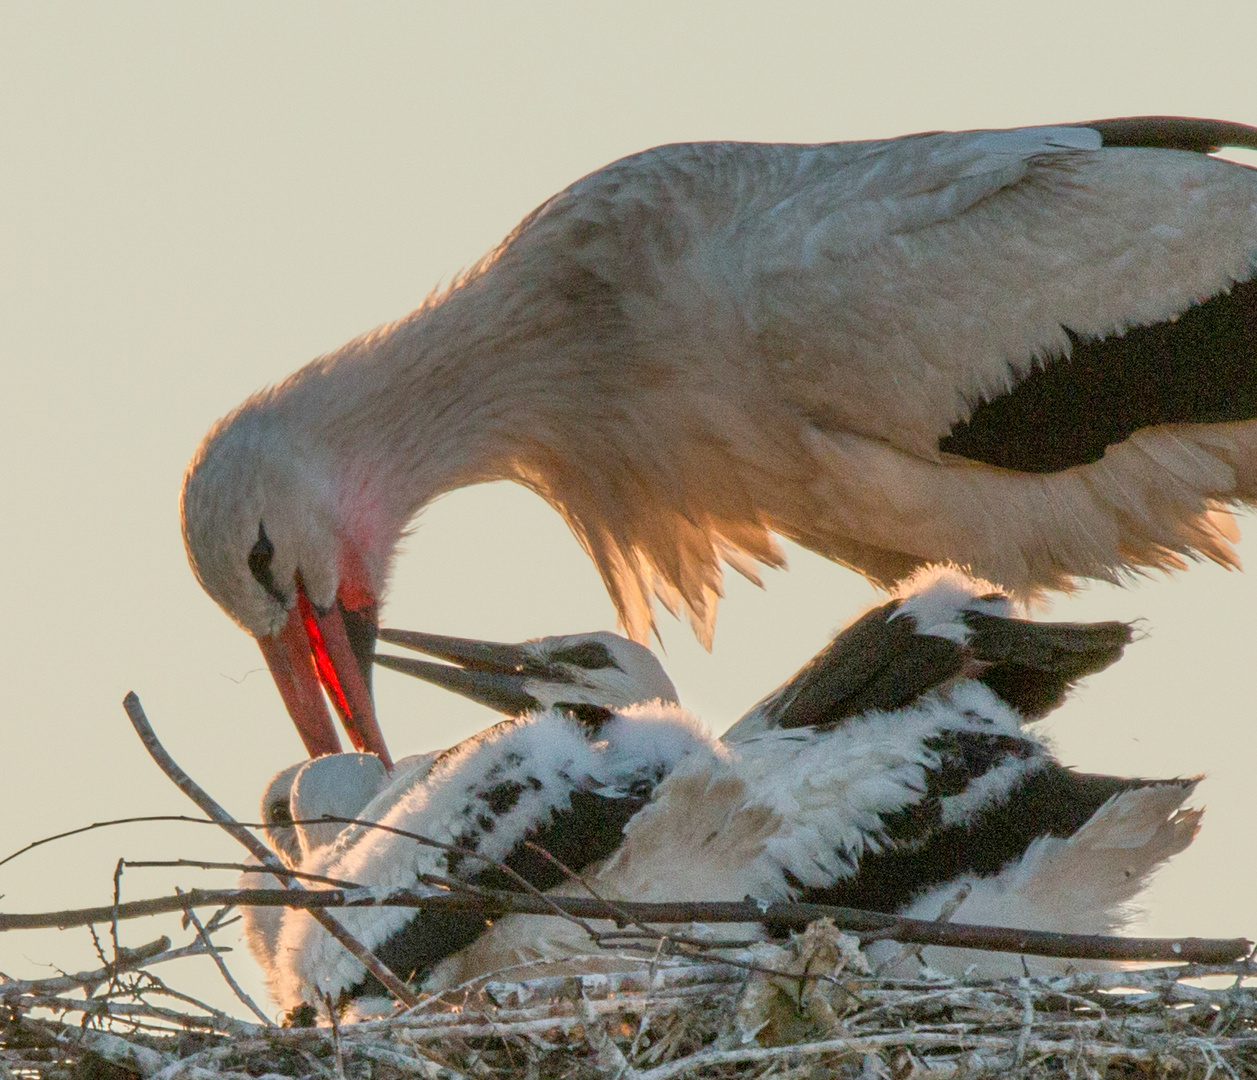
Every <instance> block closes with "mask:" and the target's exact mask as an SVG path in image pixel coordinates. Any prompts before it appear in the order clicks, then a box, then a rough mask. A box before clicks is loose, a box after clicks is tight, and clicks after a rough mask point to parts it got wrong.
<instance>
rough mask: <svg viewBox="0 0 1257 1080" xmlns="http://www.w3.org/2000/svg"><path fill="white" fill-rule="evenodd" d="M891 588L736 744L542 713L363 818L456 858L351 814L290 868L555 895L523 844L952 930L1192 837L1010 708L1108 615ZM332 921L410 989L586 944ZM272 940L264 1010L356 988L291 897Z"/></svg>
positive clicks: (1094, 656) (716, 888) (624, 884)
mask: <svg viewBox="0 0 1257 1080" xmlns="http://www.w3.org/2000/svg"><path fill="white" fill-rule="evenodd" d="M911 588H912V589H913V591H912V592H911V593H910V594H909V595H907V596H905V597H902V598H900V599H897V600H895V601H892V603H891V604H888V605H885V606H884V607H883V608H880V609H877V610H876V611H874V612H871V613H870V614H869V615H868V616H866V617H865V618H863V619H861V620H859V621H858V622H857V623H855V624H854V625H853V626H852V627H851V628H850V630H849V631H847V633H846V635H844V636H843V637H840V638H839V639H838V642H836V643H835V644H834V645H831V646H830V647H829V648H827V649H826V650H825V651H824V652H823V653H821V654H820V655H819V656H818V657H817V658H815V659H814V660H813V661H812V662H811V663H809V664H808V665H807V666H806V667H805V668H804V669H803V670H802V671H801V672H800V673H799V674H798V675H797V676H796V677H795V678H794V679H792V680H791V681H790V682H789V683H787V684H786V686H784V687H783V688H782V689H781V690H779V691H778V692H777V693H776V694H774V695H773V696H772V697H771V698H770V699H767V701H766V702H765V703H764V705H763V706H761V707H760V709H758V710H757V711H756V712H753V713H752V714H751V715H752V716H759V717H760V720H759V721H758V722H757V723H758V731H755V732H747V733H745V737H744V738H743V739H742V740H741V741H740V742H739V743H737V744H720V743H717V742H715V741H713V740H711V739H710V737H708V736H706V735H705V734H704V733H703V732H702V731H701V730H699V729H698V728H697V727H696V726H695V725H694V723H693V721H691V720H689V719H688V718H687V716H686V714H684V712H683V711H681V710H680V709H678V708H677V707H676V706H670V705H666V704H662V703H655V704H653V705H646V706H637V707H634V708H629V709H621V710H614V711H613V710H605V709H603V710H598V709H595V708H592V707H590V708H586V709H584V710H578V711H571V710H570V709H567V708H565V707H564V706H562V705H560V706H557V707H556V708H555V709H552V710H549V711H546V712H542V713H539V714H533V715H532V716H529V717H527V718H524V719H522V720H517V721H512V722H508V723H505V724H500V725H497V726H495V727H494V728H492V729H490V731H489V732H487V733H485V735H483V736H480V737H477V739H474V740H469V741H468V743H466V744H464V745H463V746H461V747H459V748H456V749H455V750H454V751H451V752H449V753H448V755H447V756H446V757H445V759H444V760H443V761H442V762H441V763H440V764H438V765H437V767H435V768H434V769H433V770H432V772H431V773H429V774H428V776H427V777H426V778H425V779H424V780H423V781H422V782H421V783H419V784H416V785H414V786H413V787H412V788H411V789H410V790H409V791H408V792H406V793H405V795H404V796H403V797H402V798H401V799H400V800H397V801H396V802H395V803H394V804H393V805H392V806H391V807H390V808H389V809H388V810H387V812H386V813H385V814H384V816H383V817H382V818H381V819H380V820H381V823H382V824H384V825H387V826H390V827H392V828H398V829H403V830H406V831H408V832H415V833H419V834H422V835H425V836H429V837H432V838H434V839H437V840H441V841H445V842H447V843H451V844H453V845H455V847H456V848H457V849H459V850H457V851H454V852H445V851H440V850H437V849H433V848H425V847H417V846H415V845H414V844H413V842H412V841H409V840H407V839H405V838H403V837H399V836H397V835H396V834H391V833H386V832H373V831H370V830H351V831H350V832H347V833H345V834H342V836H341V837H340V838H339V839H338V840H337V842H336V845H335V846H334V847H333V848H331V849H328V851H327V853H326V856H325V857H323V858H321V859H319V860H317V861H316V862H315V864H314V865H313V866H312V867H309V868H312V869H315V870H317V871H319V872H321V873H326V874H328V875H330V876H331V877H334V878H337V879H340V880H349V881H355V882H360V883H362V884H365V885H371V886H393V887H411V888H422V885H421V884H420V883H419V878H420V875H423V874H433V873H435V874H444V875H452V876H455V877H462V878H465V879H467V880H470V881H472V882H475V883H477V884H484V885H493V886H498V887H510V885H511V882H510V881H509V880H507V879H506V878H505V876H504V875H502V874H501V873H500V872H499V871H497V870H496V869H493V868H492V867H486V866H485V865H484V864H482V863H480V862H479V861H478V860H477V856H478V855H485V856H490V857H492V858H495V859H500V860H504V861H505V862H506V863H507V864H508V865H510V866H511V867H512V868H513V869H515V870H516V871H518V872H519V873H521V874H523V875H524V876H525V877H526V878H527V879H528V880H529V881H530V882H531V883H532V884H533V885H534V886H536V887H539V888H554V889H555V890H556V891H566V890H565V886H564V884H563V881H564V879H563V875H562V874H561V873H559V872H558V870H557V869H556V868H555V867H554V866H553V865H552V864H550V863H547V862H545V861H544V860H542V859H540V858H538V857H537V855H536V853H535V852H534V851H532V849H530V848H528V847H526V845H525V843H524V841H526V840H531V841H534V842H536V843H538V844H540V845H541V846H543V847H545V848H547V849H548V850H551V851H552V853H553V854H555V855H556V856H557V857H558V858H560V859H561V860H562V861H563V862H564V863H565V864H567V865H569V866H570V867H572V868H573V869H577V870H582V871H585V872H586V873H589V874H591V875H593V877H594V879H595V887H596V888H597V889H598V891H599V892H600V893H602V892H604V890H605V893H606V894H608V895H611V896H615V897H617V898H633V899H658V900H665V899H666V900H677V899H692V900H698V899H742V898H743V897H744V896H746V895H752V896H755V897H760V898H764V899H774V898H784V897H796V898H800V899H807V900H812V901H820V902H829V903H838V904H843V905H847V906H864V907H870V908H874V909H878V910H884V911H902V910H910V911H913V912H919V913H923V914H926V915H927V917H935V916H937V914H938V913H937V911H933V912H932V914H930V912H931V909H932V907H934V908H936V907H938V906H939V905H941V904H943V903H945V902H946V901H947V900H948V899H950V897H951V896H952V895H953V894H954V893H955V891H956V889H957V888H958V887H960V886H962V885H965V886H968V887H969V888H970V889H971V892H970V895H969V898H968V899H967V900H966V901H965V905H966V906H965V907H964V908H963V912H964V913H963V915H958V916H957V917H958V918H959V919H960V920H961V921H972V922H980V921H987V922H997V923H1003V924H1004V925H1014V926H1029V927H1042V928H1045V929H1049V928H1050V929H1057V930H1078V931H1083V932H1100V931H1103V930H1106V929H1112V928H1114V927H1116V926H1118V925H1120V924H1121V922H1122V919H1123V918H1124V912H1123V905H1124V903H1125V902H1126V901H1127V900H1129V899H1130V898H1131V897H1132V896H1134V895H1135V894H1136V893H1137V892H1138V891H1139V889H1140V888H1142V885H1143V884H1144V882H1145V881H1146V879H1147V877H1148V874H1149V873H1151V871H1152V870H1153V869H1154V868H1155V867H1156V866H1157V865H1159V864H1160V863H1161V862H1162V861H1164V859H1166V858H1168V857H1169V856H1170V855H1172V854H1174V853H1175V852H1176V851H1178V850H1181V849H1182V848H1183V847H1185V846H1186V845H1187V844H1188V843H1189V842H1190V840H1191V838H1192V836H1193V835H1194V833H1195V829H1196V822H1197V819H1198V816H1199V815H1198V814H1196V813H1195V812H1188V811H1180V810H1179V807H1180V806H1181V804H1182V802H1183V801H1184V800H1185V799H1186V798H1187V796H1188V795H1189V794H1190V792H1191V790H1192V788H1193V786H1194V782H1193V781H1181V782H1180V781H1168V782H1158V781H1145V780H1132V779H1122V778H1116V777H1097V776H1087V775H1083V774H1077V773H1074V772H1072V771H1071V770H1069V769H1066V768H1065V767H1063V766H1062V765H1060V764H1059V763H1058V762H1057V761H1056V760H1055V759H1054V758H1053V757H1052V756H1051V754H1050V753H1049V751H1048V750H1047V749H1046V747H1045V746H1044V744H1043V743H1042V742H1041V741H1040V740H1038V739H1036V738H1034V737H1033V736H1032V735H1030V734H1027V733H1026V732H1025V731H1023V730H1022V724H1023V723H1024V722H1025V720H1026V719H1027V718H1028V716H1037V715H1041V714H1042V713H1043V712H1045V711H1046V710H1047V709H1048V708H1050V707H1051V706H1052V705H1054V704H1055V703H1057V702H1059V700H1060V698H1061V697H1062V696H1063V694H1064V692H1065V690H1066V689H1067V688H1068V687H1069V686H1070V685H1072V684H1073V682H1074V681H1075V680H1077V679H1078V678H1080V677H1081V676H1083V675H1085V674H1087V673H1088V672H1089V671H1091V670H1098V669H1099V668H1101V667H1104V666H1106V665H1107V664H1108V663H1110V662H1111V661H1112V660H1113V659H1115V658H1116V656H1118V655H1120V652H1121V650H1122V647H1123V646H1124V645H1125V643H1126V642H1127V641H1128V640H1129V634H1130V631H1129V628H1128V627H1126V626H1125V625H1124V624H1120V623H1107V624H1097V625H1095V626H1081V625H1069V624H1060V625H1053V624H1043V623H1034V622H1026V621H1023V620H1020V619H1015V618H1011V617H1010V615H1009V608H1008V601H1007V598H1006V597H1004V596H1002V595H1000V594H998V593H995V592H993V591H992V590H991V589H990V587H989V586H985V585H984V584H982V583H974V582H971V581H969V580H967V579H965V578H963V577H961V576H960V575H958V574H955V573H954V572H951V573H943V574H941V575H937V576H935V577H933V578H929V579H924V580H918V581H916V582H914V583H913V585H912V586H911ZM569 689H570V684H569ZM554 693H555V694H556V695H557V694H560V693H562V691H560V690H556V691H554ZM826 700H828V701H829V702H830V705H831V708H829V709H828V710H826V709H825V707H824V702H825V701H826ZM1014 700H1015V701H1019V702H1022V703H1023V708H1024V709H1025V710H1026V712H1025V713H1024V714H1023V713H1022V712H1019V711H1018V710H1016V709H1015V708H1013V707H1012V706H1010V704H1009V702H1010V701H1014ZM599 714H600V715H599ZM765 717H766V718H767V719H765ZM749 726H750V725H748V727H749ZM368 816H369V815H368ZM343 917H344V918H345V919H346V920H347V922H348V924H349V925H350V929H351V930H352V931H353V932H354V933H355V935H356V936H357V937H359V939H360V940H362V941H364V942H365V943H366V944H367V945H368V946H370V947H372V948H373V949H375V950H376V951H377V952H378V954H379V955H380V956H381V957H382V958H383V959H384V960H385V961H386V962H387V963H388V964H389V965H390V966H391V967H393V968H394V970H397V971H399V972H401V973H403V974H405V975H406V976H408V977H415V978H418V979H421V980H425V985H427V986H428V987H429V988H438V987H442V986H448V985H451V984H453V983H456V982H460V981H462V980H464V979H465V978H468V977H471V976H474V975H477V974H483V973H485V972H487V971H490V970H495V969H497V968H499V967H502V966H510V965H512V964H516V963H528V962H530V961H532V960H536V959H544V960H548V961H550V960H556V959H559V960H561V959H565V958H568V957H571V956H573V955H576V954H579V953H587V952H589V951H590V948H591V946H590V943H589V942H588V941H587V940H585V939H583V938H582V937H580V936H579V935H578V936H576V937H573V936H572V935H571V934H569V933H568V930H567V929H566V928H565V927H564V926H556V925H555V922H554V920H550V919H541V920H537V919H533V918H516V917H510V918H507V919H502V920H498V921H497V922H496V923H495V925H494V928H493V929H492V931H490V932H489V933H488V934H485V933H484V931H485V926H484V924H483V922H482V921H481V920H478V919H476V918H474V917H470V916H452V915H441V916H432V915H428V914H420V915H417V916H416V915H413V914H412V913H410V912H406V911H403V910H398V909H373V910H366V909H360V910H355V911H347V912H345V913H344V915H343ZM559 922H562V920H559ZM566 925H567V926H570V925H571V924H566ZM732 932H733V933H734V934H735V936H738V937H745V936H747V934H748V933H753V932H754V931H753V929H748V928H746V927H738V928H733V930H732ZM482 935H483V936H482ZM269 948H270V953H269V955H270V956H271V958H272V959H271V978H270V980H269V981H270V984H271V985H272V987H273V988H274V990H275V992H276V995H277V999H278V1001H279V1002H280V1004H281V1005H283V1006H284V1007H289V1008H290V1007H292V1006H294V1005H296V1004H298V1003H300V1002H301V1001H303V1000H322V995H323V994H324V993H330V994H332V996H333V997H336V996H337V995H340V994H344V995H345V996H346V997H349V998H358V997H362V996H371V995H372V993H373V990H378V988H377V987H374V986H373V983H372V981H371V980H370V979H369V978H367V977H365V973H364V972H363V970H362V969H361V967H360V966H359V965H358V964H357V962H356V961H354V960H353V958H352V957H350V956H349V955H348V954H346V953H345V952H344V951H343V950H342V949H340V948H339V947H338V946H337V945H336V943H335V942H333V941H332V940H331V939H330V938H326V937H325V936H324V935H323V934H322V932H321V931H320V930H319V929H318V928H317V927H315V926H313V924H310V921H309V920H308V919H307V918H305V917H304V916H303V915H301V914H300V913H297V914H294V915H292V916H287V917H285V920H284V926H283V929H282V931H281V932H280V934H279V935H278V938H277V940H276V941H271V942H270V943H269ZM936 962H939V963H946V956H944V957H942V958H941V959H939V960H938V961H936Z"/></svg>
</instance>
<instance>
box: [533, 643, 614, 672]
mask: <svg viewBox="0 0 1257 1080" xmlns="http://www.w3.org/2000/svg"><path fill="white" fill-rule="evenodd" d="M550 661H551V663H555V662H557V663H560V664H571V665H572V666H573V667H579V668H585V670H587V671H596V670H598V669H599V668H609V667H613V668H617V669H618V668H619V666H620V665H619V664H617V663H616V662H615V660H614V659H612V656H611V652H610V650H609V649H608V648H607V647H606V646H605V645H600V644H599V643H598V642H596V641H583V642H581V643H580V644H579V645H572V646H570V647H569V648H566V649H559V650H558V652H554V653H551V654H550Z"/></svg>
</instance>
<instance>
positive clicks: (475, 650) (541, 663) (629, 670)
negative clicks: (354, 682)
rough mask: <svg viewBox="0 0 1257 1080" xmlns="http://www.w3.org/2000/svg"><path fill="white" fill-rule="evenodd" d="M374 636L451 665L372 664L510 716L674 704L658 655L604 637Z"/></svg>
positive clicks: (388, 660) (401, 660)
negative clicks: (565, 708) (507, 640)
mask: <svg viewBox="0 0 1257 1080" xmlns="http://www.w3.org/2000/svg"><path fill="white" fill-rule="evenodd" d="M379 636H380V640H381V641H387V642H389V643H390V644H393V645H401V646H403V647H405V648H410V649H416V650H418V651H419V652H423V653H427V654H428V655H429V656H436V657H440V658H441V659H442V660H447V661H449V663H447V664H434V663H430V662H428V661H425V660H414V659H410V658H408V657H401V656H389V655H386V654H377V655H376V657H375V662H376V663H377V664H379V665H381V666H382V667H387V668H392V669H393V670H394V671H402V672H405V673H406V674H407V675H414V676H415V677H416V678H420V679H426V680H427V681H428V682H432V683H436V684H437V685H438V686H443V687H445V688H446V689H447V690H453V691H455V692H456V693H459V694H462V695H464V696H465V697H469V698H471V699H472V700H473V701H478V702H480V703H481V704H482V705H487V706H489V708H491V709H496V710H497V711H498V712H502V713H506V714H507V715H508V716H522V715H524V714H525V713H533V712H540V711H543V710H545V709H549V708H552V707H554V706H556V705H592V706H594V707H596V708H609V709H621V708H625V707H627V706H629V705H635V704H638V703H641V702H647V701H662V702H664V703H665V704H670V705H674V704H678V698H677V691H676V687H675V686H673V685H672V680H671V679H669V678H668V675H667V673H666V672H665V671H664V670H663V667H662V665H661V664H660V663H659V660H658V659H657V658H656V657H655V654H654V653H652V652H651V651H650V650H649V649H647V648H646V647H645V646H643V645H638V644H637V643H636V642H634V641H630V640H629V639H628V638H624V637H621V636H620V635H619V634H612V633H609V632H607V631H599V632H597V633H593V634H568V635H565V636H562V637H544V638H535V639H533V640H531V641H524V642H520V643H519V644H516V645H506V644H501V643H499V642H493V641H474V640H469V639H467V638H454V637H444V636H442V635H439V634H424V633H418V632H415V631H410V630H381V631H380V632H379ZM454 665H457V666H454Z"/></svg>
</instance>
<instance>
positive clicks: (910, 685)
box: [759, 600, 964, 729]
mask: <svg viewBox="0 0 1257 1080" xmlns="http://www.w3.org/2000/svg"><path fill="white" fill-rule="evenodd" d="M899 607H900V601H898V600H894V601H891V602H890V603H889V604H883V605H882V606H881V607H879V608H875V609H874V610H872V611H870V612H869V613H868V614H867V615H865V616H864V617H863V618H861V619H857V620H856V621H855V622H854V623H852V624H851V625H850V626H849V627H847V629H845V630H844V631H843V632H842V633H841V634H839V635H838V636H837V637H836V638H834V640H833V641H832V642H830V644H829V645H828V646H826V648H825V649H823V650H822V651H821V652H819V653H818V654H817V655H816V656H814V657H813V658H812V659H811V660H809V661H808V663H807V665H806V666H805V667H803V668H802V669H801V670H800V671H799V672H798V673H797V674H796V675H794V676H793V677H792V678H791V679H790V680H789V681H788V682H787V683H786V684H785V685H784V686H782V687H781V688H780V689H779V690H777V691H776V692H775V693H774V694H773V695H771V696H770V697H769V698H767V699H766V700H765V701H764V702H763V703H762V704H761V705H760V706H759V708H760V709H763V710H764V711H765V713H766V715H767V719H768V726H769V727H773V728H800V727H820V728H822V729H823V728H826V727H832V726H833V725H835V724H838V723H841V722H842V721H843V720H845V719H848V718H850V717H852V716H858V715H860V714H861V713H864V712H868V711H869V710H871V709H880V710H886V711H889V710H893V709H900V708H903V707H904V706H905V705H909V704H911V703H912V702H913V701H915V700H916V699H917V698H919V697H920V696H921V695H922V694H924V693H926V692H927V691H928V690H931V689H933V688H934V687H936V686H939V685H940V684H942V683H944V682H946V681H947V680H948V679H951V678H953V677H954V676H956V675H958V674H959V673H960V671H961V669H962V668H963V666H964V650H963V649H962V647H961V646H959V645H957V644H956V643H955V642H953V641H949V640H947V639H946V638H939V637H930V636H928V635H925V634H918V633H917V632H916V622H915V620H914V619H913V618H912V617H911V616H909V615H901V616H900V617H898V618H892V616H893V615H894V614H895V612H897V611H898V610H899Z"/></svg>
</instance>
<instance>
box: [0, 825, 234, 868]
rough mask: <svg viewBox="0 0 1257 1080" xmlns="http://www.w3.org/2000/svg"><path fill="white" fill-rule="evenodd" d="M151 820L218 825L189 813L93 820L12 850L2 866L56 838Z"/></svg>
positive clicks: (2, 862) (2, 860) (62, 838)
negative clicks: (87, 823) (189, 815)
mask: <svg viewBox="0 0 1257 1080" xmlns="http://www.w3.org/2000/svg"><path fill="white" fill-rule="evenodd" d="M150 821H184V822H187V823H188V824H190V825H214V826H218V822H217V821H210V820H209V819H208V818H199V817H188V816H187V814H143V815H141V816H140V817H123V818H113V819H112V820H110V821H93V822H92V823H91V824H90V825H80V826H79V827H78V828H77V829H67V830H66V831H65V832H59V833H55V834H54V835H52V836H45V837H43V838H42V839H40V840H32V841H31V842H30V843H29V844H27V845H26V846H25V847H21V848H18V849H17V851H14V852H11V853H10V854H8V855H6V856H5V857H4V858H3V859H0V866H3V865H4V864H5V863H7V862H12V861H13V860H14V859H16V858H17V857H18V856H19V855H25V854H26V853H27V852H28V851H31V850H33V849H34V848H37V847H42V846H43V845H44V844H51V843H52V842H53V841H54V840H64V839H65V838H66V837H68V836H78V835H79V833H85V832H91V831H92V830H93V829H105V828H108V827H110V826H112V825H135V824H138V823H140V822H144V823H147V822H150Z"/></svg>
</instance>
